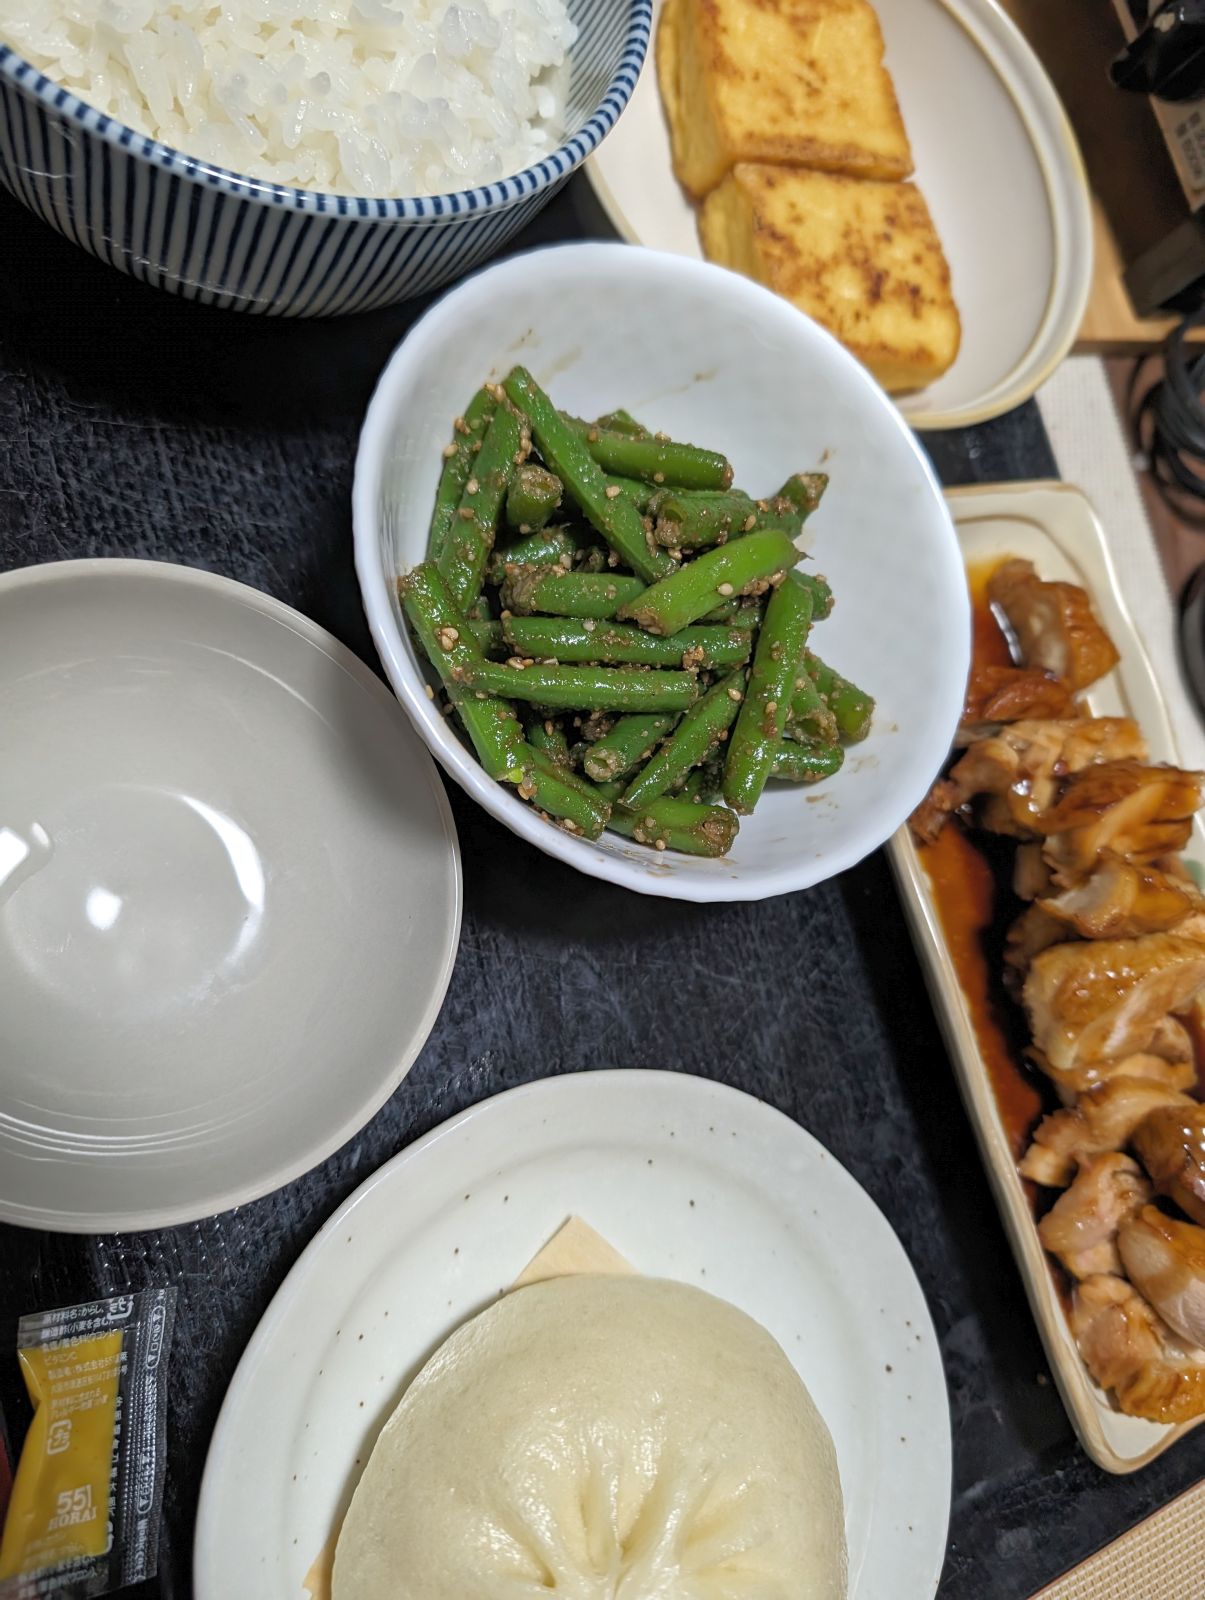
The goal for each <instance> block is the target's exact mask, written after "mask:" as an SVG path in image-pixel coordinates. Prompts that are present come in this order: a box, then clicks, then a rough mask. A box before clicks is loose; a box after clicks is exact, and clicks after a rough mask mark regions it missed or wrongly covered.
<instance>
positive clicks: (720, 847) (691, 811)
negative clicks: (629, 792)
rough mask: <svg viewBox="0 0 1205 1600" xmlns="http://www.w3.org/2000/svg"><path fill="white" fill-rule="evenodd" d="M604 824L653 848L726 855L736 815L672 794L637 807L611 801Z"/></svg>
mask: <svg viewBox="0 0 1205 1600" xmlns="http://www.w3.org/2000/svg"><path fill="white" fill-rule="evenodd" d="M606 792H607V791H606V790H605V789H604V790H603V793H604V794H606ZM607 827H608V828H610V829H611V831H612V832H613V833H619V834H622V835H623V836H624V837H625V838H627V839H635V840H636V842H637V843H638V844H651V845H652V846H653V848H654V849H655V850H680V851H681V852H682V854H683V855H689V856H712V857H715V856H726V855H727V854H728V852H729V850H731V848H732V841H733V840H734V839H735V838H736V835H737V832H738V830H739V828H740V819H739V818H738V817H737V815H736V813H735V812H733V811H729V810H728V808H727V807H726V806H709V805H701V804H700V803H699V802H698V801H695V800H682V799H679V798H678V797H677V796H676V795H662V796H661V797H660V798H659V799H657V800H650V801H649V803H648V804H647V805H645V806H641V807H640V809H639V810H637V811H629V810H628V808H627V807H626V806H623V805H618V804H614V805H612V807H611V816H610V820H609V821H608V823H607Z"/></svg>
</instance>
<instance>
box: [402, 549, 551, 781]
mask: <svg viewBox="0 0 1205 1600" xmlns="http://www.w3.org/2000/svg"><path fill="white" fill-rule="evenodd" d="M398 598H399V599H400V601H401V603H402V609H403V610H404V611H405V613H406V617H407V619H408V621H409V623H410V626H411V627H412V628H413V629H414V631H415V633H416V634H417V635H418V637H419V641H420V643H421V644H422V647H423V649H424V651H425V652H426V654H427V657H428V659H429V660H430V662H431V664H432V665H433V666H434V667H435V670H436V671H437V672H438V673H439V675H440V677H441V678H442V679H443V682H444V686H445V688H446V689H447V691H448V694H449V696H450V698H451V700H452V703H453V705H455V707H456V710H457V713H458V715H459V717H460V720H461V722H462V723H463V724H464V726H465V729H466V731H467V733H468V735H469V738H470V739H471V740H472V741H473V747H474V749H475V750H476V751H477V758H478V760H479V761H480V762H481V765H482V766H483V767H484V769H485V771H486V772H487V773H488V774H489V775H490V777H491V778H505V779H506V780H508V781H510V782H518V780H519V778H520V777H521V776H522V766H521V762H520V759H519V747H520V746H521V745H522V743H523V735H522V732H521V730H520V728H519V719H518V718H517V717H516V716H515V713H514V711H513V709H512V708H511V707H510V706H508V705H506V704H505V702H504V701H502V700H498V699H495V698H493V697H490V696H488V695H487V696H485V697H484V698H478V696H477V695H476V694H475V693H473V694H466V681H467V679H468V678H469V677H470V676H471V674H472V673H473V672H474V670H476V669H477V668H479V667H480V666H481V665H482V663H483V661H484V657H483V656H482V654H481V651H480V649H479V648H478V646H477V642H476V640H475V639H474V638H473V636H472V634H471V632H470V630H469V625H468V623H466V622H465V620H464V618H463V617H462V616H461V614H460V612H459V611H457V609H456V607H455V605H454V604H453V601H452V596H451V594H450V593H449V592H448V586H447V584H446V583H445V582H444V580H443V577H442V576H441V574H440V572H439V569H438V567H436V565H435V563H434V562H433V561H424V562H423V563H422V564H421V566H417V567H415V568H414V570H413V571H412V572H409V573H407V574H406V576H405V577H404V578H399V579H398Z"/></svg>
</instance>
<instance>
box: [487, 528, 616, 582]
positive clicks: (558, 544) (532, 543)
mask: <svg viewBox="0 0 1205 1600" xmlns="http://www.w3.org/2000/svg"><path fill="white" fill-rule="evenodd" d="M593 537H594V532H593V529H591V530H590V532H589V533H586V532H584V531H582V530H581V529H578V528H573V527H571V526H568V525H567V524H564V523H558V524H557V525H556V527H554V528H541V529H540V530H539V532H538V533H530V534H528V535H527V536H526V537H525V538H523V539H516V540H515V541H514V543H513V544H507V545H500V546H499V547H498V548H497V549H495V551H494V553H493V555H492V556H491V557H490V563H489V567H488V569H487V575H488V577H489V580H490V582H491V583H501V582H502V580H503V579H504V578H505V577H506V569H507V568H508V567H547V566H556V565H558V564H560V565H565V566H566V568H567V566H568V565H572V563H573V559H574V557H575V556H576V555H577V554H578V553H579V551H581V550H584V549H585V548H586V546H587V545H588V544H589V543H590V542H591V540H592V539H593Z"/></svg>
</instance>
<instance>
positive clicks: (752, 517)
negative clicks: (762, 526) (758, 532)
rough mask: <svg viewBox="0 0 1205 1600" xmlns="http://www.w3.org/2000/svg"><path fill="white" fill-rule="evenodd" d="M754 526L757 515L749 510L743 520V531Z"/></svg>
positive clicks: (747, 531)
mask: <svg viewBox="0 0 1205 1600" xmlns="http://www.w3.org/2000/svg"><path fill="white" fill-rule="evenodd" d="M756 527H757V516H756V514H755V513H754V512H752V511H751V512H750V513H749V515H748V516H747V517H746V518H745V522H744V529H745V532H746V533H749V532H750V531H751V530H752V529H753V528H756Z"/></svg>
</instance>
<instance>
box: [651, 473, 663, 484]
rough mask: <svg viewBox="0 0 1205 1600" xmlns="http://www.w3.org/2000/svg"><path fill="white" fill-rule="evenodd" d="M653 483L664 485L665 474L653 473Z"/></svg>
mask: <svg viewBox="0 0 1205 1600" xmlns="http://www.w3.org/2000/svg"><path fill="white" fill-rule="evenodd" d="M653 482H654V483H664V482H665V474H664V472H654V473H653Z"/></svg>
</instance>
